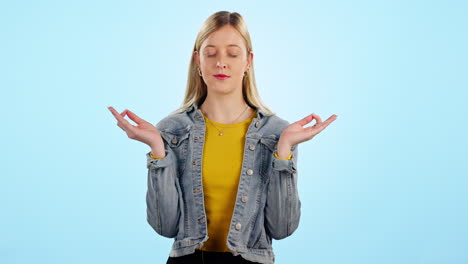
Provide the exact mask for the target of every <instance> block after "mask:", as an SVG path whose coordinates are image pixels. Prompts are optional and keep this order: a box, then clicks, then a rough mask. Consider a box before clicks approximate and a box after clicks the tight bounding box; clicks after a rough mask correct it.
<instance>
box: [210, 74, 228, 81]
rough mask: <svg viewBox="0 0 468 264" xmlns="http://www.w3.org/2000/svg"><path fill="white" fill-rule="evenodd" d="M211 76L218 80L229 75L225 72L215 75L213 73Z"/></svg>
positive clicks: (224, 78)
mask: <svg viewBox="0 0 468 264" xmlns="http://www.w3.org/2000/svg"><path fill="white" fill-rule="evenodd" d="M213 76H214V77H215V78H216V79H218V80H226V79H227V78H229V77H230V76H227V75H225V74H216V75H213Z"/></svg>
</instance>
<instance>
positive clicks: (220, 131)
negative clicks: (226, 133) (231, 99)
mask: <svg viewBox="0 0 468 264" xmlns="http://www.w3.org/2000/svg"><path fill="white" fill-rule="evenodd" d="M247 108H249V106H248V105H247V104H246V108H245V109H244V111H242V113H241V114H240V115H239V117H237V118H236V120H234V123H235V121H237V119H239V118H240V117H241V116H242V114H243V113H244V112H245V110H247ZM202 114H203V112H202ZM203 115H205V114H203ZM205 117H206V115H205ZM206 119H207V120H208V121H209V122H210V123H211V124H212V125H213V126H214V127H215V128H216V129H217V130H218V131H219V134H218V135H220V136H222V135H223V130H224V129H226V128H229V126H228V127H225V128H223V129H222V130H220V129H219V128H218V127H217V126H215V124H213V122H211V120H210V119H208V117H207V118H206ZM230 127H232V126H230Z"/></svg>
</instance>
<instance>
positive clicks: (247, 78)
mask: <svg viewBox="0 0 468 264" xmlns="http://www.w3.org/2000/svg"><path fill="white" fill-rule="evenodd" d="M225 25H231V26H233V27H234V28H235V29H236V30H237V31H238V32H239V33H240V34H241V35H242V37H243V38H244V41H245V44H246V48H247V56H249V54H250V51H251V50H252V42H251V40H250V35H249V32H248V30H247V24H246V23H245V21H244V19H243V18H242V16H241V15H240V14H239V13H237V12H232V13H231V12H228V11H219V12H216V13H214V14H212V15H211V16H209V17H208V18H207V19H206V20H205V22H204V23H203V25H202V26H201V28H200V31H199V32H198V35H197V38H196V40H195V45H194V47H193V50H192V56H191V58H190V64H189V71H188V78H187V88H186V90H185V96H184V101H183V103H182V105H181V106H180V107H179V108H178V109H177V110H175V111H173V112H172V113H180V112H183V111H185V110H187V109H188V108H190V106H191V105H192V104H194V103H196V104H197V105H198V106H200V105H201V104H202V103H203V102H204V101H205V98H206V96H207V94H208V91H207V87H206V84H205V82H204V81H203V79H202V77H201V76H200V75H199V74H198V69H197V68H198V65H197V63H196V62H195V60H194V54H193V52H194V51H198V50H200V47H201V45H202V43H203V41H205V39H207V38H208V36H209V35H210V34H211V33H212V32H214V31H216V30H218V29H220V28H221V27H223V26H225ZM242 95H243V97H244V100H245V102H246V103H247V104H248V105H249V106H250V107H252V108H253V109H256V110H258V109H262V110H263V111H264V112H265V114H266V115H275V114H276V113H274V112H272V111H271V110H270V109H269V108H268V107H266V106H265V105H264V104H263V102H262V100H261V99H260V95H259V94H258V90H257V85H256V84H255V74H254V67H253V61H252V63H251V64H250V68H249V70H248V71H247V74H246V75H244V79H243V80H242Z"/></svg>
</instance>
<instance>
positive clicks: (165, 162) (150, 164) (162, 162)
mask: <svg viewBox="0 0 468 264" xmlns="http://www.w3.org/2000/svg"><path fill="white" fill-rule="evenodd" d="M164 151H165V153H166V154H165V156H164V158H162V159H153V158H151V151H149V152H148V153H146V167H147V168H148V169H149V168H153V169H157V168H164V167H167V166H169V165H171V164H172V160H173V158H172V152H170V151H168V150H167V149H165V150H164Z"/></svg>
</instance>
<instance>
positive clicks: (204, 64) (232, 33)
mask: <svg viewBox="0 0 468 264" xmlns="http://www.w3.org/2000/svg"><path fill="white" fill-rule="evenodd" d="M194 59H195V60H196V63H197V65H198V67H199V68H200V70H201V72H202V78H203V80H204V81H205V83H206V85H207V86H208V90H209V91H212V92H216V93H231V92H233V91H235V90H236V89H242V80H243V78H244V72H246V71H247V70H248V69H249V67H250V64H251V63H252V59H253V53H252V52H250V53H249V54H248V55H247V48H246V46H245V43H244V39H243V38H242V35H241V34H240V33H239V32H238V31H237V30H236V29H235V28H234V27H232V26H230V25H226V26H223V27H221V28H220V29H218V30H217V31H214V32H212V33H211V34H210V35H209V36H208V38H207V39H205V41H203V43H202V45H201V47H200V50H199V51H195V52H194ZM218 74H224V75H227V76H229V77H228V78H217V77H216V76H215V75H218Z"/></svg>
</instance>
